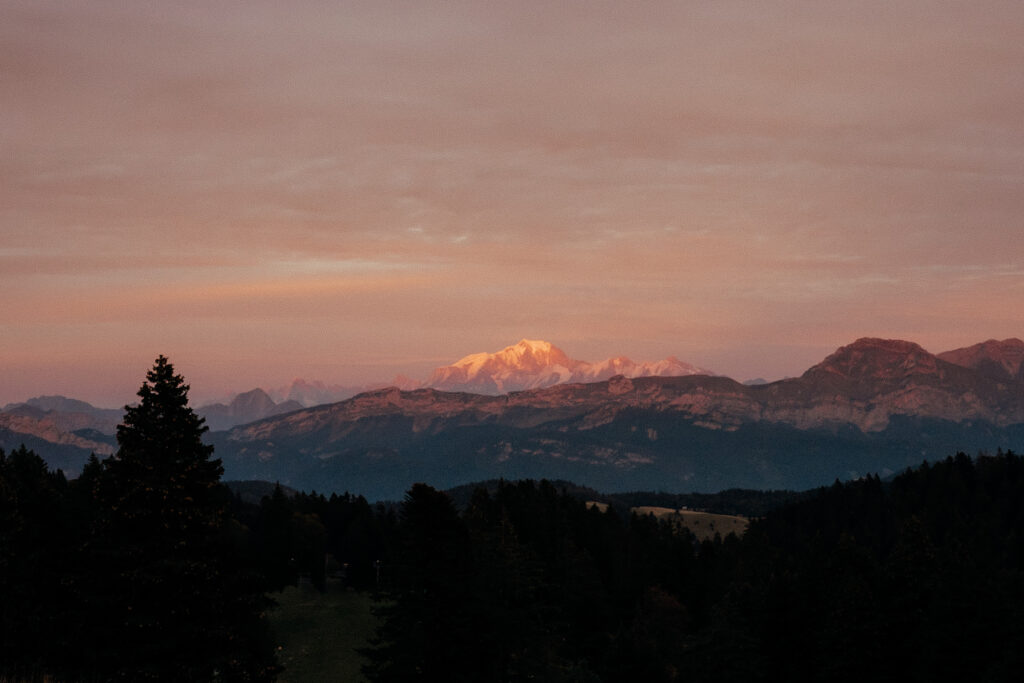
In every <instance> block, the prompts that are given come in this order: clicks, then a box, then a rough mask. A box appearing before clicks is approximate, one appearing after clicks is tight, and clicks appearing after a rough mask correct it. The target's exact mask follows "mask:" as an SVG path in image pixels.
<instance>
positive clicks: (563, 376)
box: [424, 339, 711, 394]
mask: <svg viewBox="0 0 1024 683" xmlns="http://www.w3.org/2000/svg"><path fill="white" fill-rule="evenodd" d="M695 374H711V373H709V372H708V371H706V370H702V369H700V368H697V367H695V366H692V365H689V364H688V363H683V362H681V361H679V360H678V359H676V358H674V357H672V358H668V359H666V360H663V361H656V362H651V363H635V362H634V361H632V360H630V359H629V358H626V357H625V356H618V357H616V358H609V359H608V360H604V361H601V362H598V363H588V362H586V361H581V360H574V359H572V358H569V356H567V355H566V354H565V352H564V351H562V350H561V349H560V348H558V347H557V346H555V345H554V344H552V343H551V342H547V341H540V340H534V339H523V340H521V341H520V342H519V343H517V344H515V345H513V346H508V347H506V348H504V349H502V350H501V351H497V352H495V353H474V354H471V355H468V356H466V357H464V358H462V359H460V360H458V361H456V362H455V363H453V364H452V365H448V366H445V367H441V368H438V369H437V370H435V371H434V374H433V375H432V376H431V377H430V379H428V380H427V381H426V382H425V383H424V386H427V387H431V388H434V389H439V390H442V391H466V392H471V393H480V394H503V393H507V392H510V391H523V390H526V389H539V388H542V387H548V386H552V385H554V384H563V383H570V382H572V383H577V382H578V383H582V382H600V381H603V380H606V379H608V378H610V377H614V376H615V375H624V376H626V377H647V376H655V375H656V376H662V377H668V376H678V375H695Z"/></svg>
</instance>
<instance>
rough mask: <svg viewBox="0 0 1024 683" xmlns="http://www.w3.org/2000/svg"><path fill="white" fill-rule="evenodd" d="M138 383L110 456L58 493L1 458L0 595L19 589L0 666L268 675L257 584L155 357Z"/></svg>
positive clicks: (55, 486) (158, 674)
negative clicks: (1, 548) (0, 535)
mask: <svg viewBox="0 0 1024 683" xmlns="http://www.w3.org/2000/svg"><path fill="white" fill-rule="evenodd" d="M146 380H147V381H146V382H145V383H144V384H143V385H142V388H141V389H140V390H139V393H138V395H139V398H140V402H139V404H138V405H137V406H129V407H127V408H126V411H125V417H124V422H123V424H122V425H121V426H119V427H118V433H117V439H118V445H119V448H118V452H117V454H116V455H115V456H113V457H111V458H108V459H107V460H105V461H103V462H102V463H101V462H99V461H97V460H96V459H95V458H93V459H91V460H90V462H89V464H88V465H87V466H86V468H85V470H84V471H83V474H82V476H81V477H80V478H79V479H78V480H76V481H75V482H74V485H73V486H71V487H70V490H67V489H69V486H68V484H67V483H66V482H64V481H63V476H62V475H60V474H59V472H58V474H57V475H49V474H47V470H46V467H45V465H44V464H43V463H42V461H41V460H40V459H39V458H38V457H36V456H34V454H26V453H24V452H16V453H15V454H12V456H11V458H8V459H6V460H5V461H0V462H2V464H3V468H2V472H0V474H2V476H0V492H2V493H3V501H2V502H0V517H2V518H3V519H0V521H2V523H3V527H2V528H3V531H0V533H3V534H4V536H5V537H6V536H11V543H10V544H8V543H7V542H6V541H7V539H6V538H4V539H3V540H4V541H5V543H4V547H5V548H9V549H10V550H6V551H4V558H3V560H0V562H2V564H0V575H2V580H3V581H4V585H3V588H4V596H5V602H6V596H8V595H16V594H18V593H19V592H21V591H22V588H23V587H29V590H28V592H27V593H25V594H24V596H23V600H22V601H21V604H11V603H10V602H7V604H5V609H4V622H3V623H4V633H3V635H4V636H5V638H4V648H5V651H4V655H5V657H4V661H3V663H2V665H0V669H7V672H8V673H11V674H17V673H19V672H28V673H31V674H33V675H35V674H40V673H45V674H51V675H55V676H57V677H59V678H60V679H62V680H77V679H83V680H125V681H212V680H223V681H264V680H272V679H273V678H274V675H275V670H276V669H275V666H274V659H273V650H272V647H271V643H270V640H269V636H268V633H267V628H266V623H265V621H264V619H263V616H262V613H263V610H264V609H265V607H266V606H267V604H268V603H267V601H266V598H265V597H264V591H265V585H264V582H263V580H262V578H261V577H260V575H259V573H258V572H257V571H255V568H253V567H248V566H245V565H244V564H242V562H241V560H242V558H243V557H244V555H243V553H241V552H239V547H238V543H237V542H236V540H235V538H236V537H237V534H235V533H234V532H235V529H233V527H232V526H231V525H230V524H229V523H228V518H227V509H228V503H229V502H230V494H229V492H228V491H227V489H225V488H224V487H223V486H222V485H221V484H220V483H219V480H220V476H221V473H222V472H223V470H222V468H221V464H220V461H219V460H217V459H215V458H213V449H212V448H211V447H210V446H207V445H205V444H203V442H202V434H203V432H204V431H206V427H205V426H204V425H203V421H202V419H201V418H199V417H198V416H197V415H196V414H195V413H194V412H193V411H192V409H191V408H190V407H189V406H188V389H189V387H188V386H187V385H186V384H185V383H184V379H183V378H182V377H181V376H180V375H176V374H175V372H174V368H173V367H172V365H171V364H170V363H169V362H168V361H167V359H166V358H164V357H163V356H161V357H159V358H158V359H157V361H156V363H155V364H154V366H153V369H152V370H150V371H149V372H148V373H147V377H146ZM62 493H63V494H64V495H60V494H62ZM12 502H13V504H12ZM71 510H74V512H75V513H76V514H74V515H72V514H69V512H70V511H71ZM62 520H63V521H62ZM19 551H21V552H23V553H25V554H24V555H20V556H15V557H12V556H11V555H10V554H9V553H16V552H19ZM31 572H43V573H44V576H52V577H53V579H52V581H46V580H43V579H42V578H41V577H39V576H26V575H25V574H26V573H31ZM26 627H28V629H26ZM2 673H4V672H3V671H2V670H0V674H2Z"/></svg>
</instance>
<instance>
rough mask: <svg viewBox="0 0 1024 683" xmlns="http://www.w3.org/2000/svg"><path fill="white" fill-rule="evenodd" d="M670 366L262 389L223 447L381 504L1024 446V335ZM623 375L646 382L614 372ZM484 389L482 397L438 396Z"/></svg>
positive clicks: (865, 467)
mask: <svg viewBox="0 0 1024 683" xmlns="http://www.w3.org/2000/svg"><path fill="white" fill-rule="evenodd" d="M663 363H664V364H665V365H664V366H662V367H670V366H671V367H676V368H677V369H678V368H683V369H684V370H686V371H687V372H688V374H676V375H675V376H661V375H657V374H655V370H654V369H653V367H654V366H653V365H645V364H632V365H629V364H627V363H626V362H619V363H618V364H617V365H616V364H614V363H612V362H611V361H608V362H605V363H598V364H587V363H580V362H578V361H572V360H571V359H567V358H565V357H564V354H563V353H562V352H561V351H559V350H558V349H557V348H556V347H553V346H551V345H550V344H547V343H545V342H534V341H527V340H524V341H523V342H520V343H519V344H517V345H515V346H513V347H509V348H508V349H505V350H503V351H502V352H498V353H497V354H478V355H476V356H469V357H466V358H464V359H462V360H460V361H458V362H457V363H455V364H453V365H452V366H448V367H447V368H441V369H439V370H438V371H436V372H435V373H434V375H433V376H432V377H431V378H430V380H428V382H427V383H426V384H430V383H433V384H435V385H437V386H430V387H422V388H417V389H412V390H403V389H399V388H397V387H391V388H385V389H378V390H375V391H370V392H365V393H362V394H360V395H357V396H355V397H352V398H349V399H347V400H344V401H340V402H335V403H332V404H327V405H321V406H315V407H310V408H298V409H294V408H295V405H294V404H293V405H289V406H286V407H285V408H280V406H279V405H278V404H274V402H273V401H272V400H271V399H270V398H269V396H268V395H267V394H266V393H265V392H260V393H258V394H257V393H253V392H249V394H250V395H249V396H247V397H246V399H245V400H244V401H243V402H240V403H239V405H237V406H236V409H237V410H236V413H237V414H238V415H241V414H242V412H244V411H242V410H241V408H242V406H243V404H244V405H245V406H252V407H253V408H254V410H256V411H257V412H258V410H277V411H278V412H281V411H282V410H285V409H287V410H288V412H283V414H277V415H271V416H268V417H266V418H264V419H260V420H259V421H256V422H253V423H250V424H245V425H238V426H235V427H233V428H232V429H230V430H226V431H219V432H216V433H213V434H211V435H210V437H209V438H210V440H211V442H212V443H213V444H214V445H215V446H216V449H217V454H218V456H219V457H221V458H222V459H223V460H224V465H225V469H226V476H227V477H229V478H232V479H253V478H256V479H265V480H269V481H280V482H281V483H282V484H287V485H289V486H292V487H293V488H297V489H306V490H308V489H311V488H316V489H318V490H321V491H332V490H336V491H343V490H349V491H353V492H359V493H362V494H364V495H366V496H368V497H370V498H371V499H372V498H398V497H400V496H401V495H402V492H403V491H404V490H405V489H406V488H408V486H409V485H410V484H411V483H413V482H415V481H428V482H430V483H432V484H434V485H438V486H452V485H456V484H459V483H464V482H466V481H475V480H483V479H490V478H495V477H506V478H519V477H533V478H537V477H547V478H551V479H568V480H573V481H576V482H579V483H582V484H586V485H589V486H593V487H595V488H599V489H604V490H609V491H623V490H638V489H656V490H657V489H660V490H668V491H680V492H681V491H715V490H721V489H724V488H730V487H736V486H740V487H746V488H760V489H778V488H808V487H812V486H817V485H822V484H826V483H830V482H831V481H833V480H835V479H837V478H839V479H847V478H853V477H857V476H861V475H863V474H866V473H870V472H878V473H882V474H885V473H890V472H895V471H899V470H901V469H903V468H905V467H907V466H910V465H916V464H919V463H920V462H921V461H922V460H924V459H937V458H944V457H946V456H947V455H950V454H952V453H955V452H956V451H958V450H963V451H967V452H977V451H979V450H990V451H995V450H996V449H997V448H1011V449H1015V450H1018V451H1019V450H1021V449H1022V446H1024V370H1022V365H1024V342H1022V341H1020V340H1018V339H1008V340H1004V341H994V340H990V341H987V342H984V343H981V344H977V345H974V346H971V347H967V348H963V349H956V350H954V351H949V352H945V353H940V354H938V355H934V354H931V353H929V352H928V351H926V350H924V349H923V348H921V347H920V346H918V345H917V344H914V343H912V342H907V341H901V340H886V339H873V338H864V339H859V340H857V341H855V342H853V343H852V344H849V345H847V346H843V347H841V348H840V349H838V350H837V351H836V352H835V353H833V354H831V355H829V356H828V357H827V358H825V359H824V360H822V361H821V362H820V363H818V364H816V365H814V366H813V367H811V368H809V369H808V370H807V371H806V372H805V373H803V374H802V375H801V376H800V377H795V378H789V379H785V380H780V381H777V382H770V383H764V384H752V385H745V384H740V383H738V382H736V381H734V380H732V379H730V378H728V377H722V376H715V375H711V374H696V373H697V372H700V371H698V370H697V369H695V368H692V366H686V365H685V364H682V363H679V362H678V361H674V360H673V359H670V360H669V361H664V362H663ZM671 364H675V365H671ZM453 368H454V369H453ZM613 368H618V369H626V370H627V371H628V372H630V373H631V374H633V375H634V376H632V377H628V376H626V375H625V373H621V374H616V375H614V376H611V377H609V378H607V379H605V378H603V375H602V373H606V372H609V371H611V370H612V369H613ZM677 372H678V370H677ZM586 378H601V379H600V380H599V381H592V382H586V383H583V382H581V380H583V379H586ZM524 383H525V386H526V388H524V389H521V390H519V389H517V390H515V391H510V392H509V393H503V394H496V393H494V391H495V389H497V388H502V389H509V388H512V387H520V386H524ZM467 385H469V386H473V387H474V388H478V389H479V391H478V392H476V393H470V392H466V391H442V390H441V389H439V388H437V387H456V386H467ZM485 390H490V392H491V393H483V392H484V391H485ZM236 400H237V399H236ZM232 403H233V404H234V402H232ZM11 408H12V407H11V406H8V407H7V408H5V410H4V412H3V413H0V447H4V448H10V447H13V446H14V445H17V444H12V443H11V438H12V437H11V435H10V433H9V432H13V431H17V430H14V429H12V428H11V427H9V426H8V425H12V424H14V423H13V422H11V419H12V418H5V417H4V416H5V415H8V414H9V413H10V412H13V413H15V414H18V413H19V411H20V412H21V413H24V412H25V411H24V409H21V408H17V407H15V409H12V410H11V411H9V409H11ZM293 409H294V410H293ZM38 410H43V409H42V408H38ZM44 412H45V411H44ZM43 418H45V415H42V416H37V418H36V419H43ZM4 419H7V420H8V422H3V420H4ZM208 419H209V417H208ZM51 423H53V420H51ZM4 430H9V431H8V432H5V431H4ZM89 433H90V434H91V432H89ZM73 434H74V435H75V436H76V437H79V438H85V436H84V435H83V434H82V433H80V432H73ZM15 436H16V435H15ZM54 443H58V442H54ZM61 445H62V446H63V447H64V450H63V451H61V453H60V454H49V453H47V452H45V451H43V450H41V449H40V448H39V447H38V445H35V446H31V447H34V448H36V449H37V452H40V454H42V455H44V457H49V459H51V464H54V465H55V466H63V467H65V469H71V470H72V471H74V469H75V468H74V467H69V465H73V462H72V461H73V460H74V458H73V457H72V456H71V455H69V453H71V454H73V451H74V452H77V458H78V462H79V463H80V462H81V459H82V458H84V455H82V453H87V451H86V450H85V448H86V447H85V446H84V445H83V444H79V443H75V444H71V443H62V444H61ZM69 449H71V450H69ZM54 458H56V459H57V460H60V461H63V462H65V463H66V464H61V462H57V463H53V462H52V461H53V459H54Z"/></svg>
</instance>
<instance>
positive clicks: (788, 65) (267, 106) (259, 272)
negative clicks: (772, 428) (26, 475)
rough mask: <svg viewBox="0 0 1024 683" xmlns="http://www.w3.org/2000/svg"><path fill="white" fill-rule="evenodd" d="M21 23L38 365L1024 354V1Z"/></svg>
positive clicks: (16, 289) (8, 241) (30, 280)
mask: <svg viewBox="0 0 1024 683" xmlns="http://www.w3.org/2000/svg"><path fill="white" fill-rule="evenodd" d="M3 13H4V18H5V20H4V21H3V22H0V44H2V45H3V46H4V47H3V61H4V78H3V79H2V80H0V99H2V100H3V102H4V103H5V104H4V107H3V108H2V111H0V144H2V146H3V149H4V154H2V155H0V287H3V289H4V291H5V292H6V293H9V294H8V297H7V301H6V302H5V303H4V304H2V309H0V313H2V314H3V316H4V318H5V319H6V320H7V321H8V322H7V325H8V327H7V332H8V334H11V330H12V329H13V328H14V327H16V329H14V332H16V333H17V334H16V338H17V339H18V340H19V341H18V343H24V344H40V343H43V342H44V341H45V340H46V339H52V340H60V341H52V342H45V346H46V348H48V349H50V350H52V351H53V352H54V353H57V352H60V350H61V349H64V348H66V347H65V346H64V344H67V343H68V342H67V339H68V337H75V338H76V343H77V344H78V346H79V347H80V348H84V347H85V346H88V347H89V348H90V349H92V351H90V353H91V354H92V355H91V357H95V358H102V357H103V351H102V349H103V348H109V347H112V346H116V345H118V344H121V343H128V342H122V341H118V340H114V339H112V337H111V335H112V334H117V335H121V339H122V340H123V339H131V340H135V341H139V340H141V339H150V338H154V339H155V338H159V337H160V336H161V335H162V336H164V337H175V336H176V335H177V332H176V330H177V329H178V328H181V327H183V326H184V327H188V328H190V329H192V330H193V331H195V332H196V334H197V336H198V337H202V338H204V339H205V340H206V341H207V342H208V343H210V344H222V345H227V344H230V343H236V342H238V341H239V340H244V338H245V337H246V336H247V335H248V336H249V337H250V338H251V337H252V336H253V334H256V336H257V338H263V337H265V338H273V339H274V340H275V341H274V348H275V349H276V350H279V349H283V348H288V347H289V346H290V347H291V348H293V349H296V354H297V356H301V357H308V358H313V357H315V356H316V355H317V354H318V353H327V349H328V346H329V345H328V344H327V343H326V342H324V341H321V340H320V339H316V340H315V341H310V336H311V335H314V336H315V335H316V334H317V333H316V332H315V331H314V330H313V327H314V325H313V323H312V322H310V323H309V324H301V319H302V318H303V317H308V318H309V319H310V320H313V319H316V320H318V321H319V325H320V328H321V329H322V330H323V332H322V334H323V335H335V337H336V339H337V340H338V341H337V344H336V345H335V346H339V345H341V344H351V345H353V347H354V348H356V349H357V350H356V351H353V352H352V353H351V354H349V355H350V356H352V358H353V359H354V360H353V361H352V362H353V363H358V362H360V361H359V360H358V358H357V356H358V355H359V354H360V353H363V354H365V353H367V351H365V349H368V348H374V347H377V348H380V347H381V346H385V347H387V348H388V349H389V354H390V356H389V357H392V358H413V357H416V358H423V357H438V356H443V355H446V354H449V353H451V354H453V355H454V356H456V357H457V356H459V355H462V354H463V353H464V352H466V353H468V352H472V351H480V350H485V349H492V348H499V347H500V346H503V345H505V344H507V343H510V342H511V341H515V339H517V338H520V337H522V336H524V335H526V334H529V335H531V336H548V337H550V338H552V340H553V341H555V342H559V341H562V340H563V339H571V340H573V341H574V343H577V344H579V345H580V346H579V351H578V352H577V353H578V355H580V356H581V357H592V358H600V357H603V356H605V355H609V354H611V353H627V354H629V355H633V356H636V357H638V358H642V357H660V356H664V355H668V354H670V353H674V354H676V355H680V356H685V355H686V352H687V350H692V351H694V352H702V351H706V350H708V349H714V348H730V347H732V346H736V345H738V346H737V348H739V347H740V346H742V347H743V348H747V349H749V348H750V347H751V345H752V344H757V343H758V342H759V341H760V343H762V344H766V345H776V347H777V348H780V349H781V348H784V347H785V345H786V344H789V343H792V339H793V338H794V337H796V336H798V335H803V336H804V338H808V339H810V341H808V344H809V345H810V346H811V347H813V349H815V350H818V349H820V348H822V347H825V348H827V347H829V346H832V347H834V346H838V345H839V344H842V343H845V342H847V341H848V338H847V337H848V336H850V335H853V336H861V334H868V333H871V334H881V335H888V334H893V335H895V334H905V335H906V336H909V337H912V338H915V340H917V341H922V342H926V343H927V342H928V340H927V339H922V338H920V337H919V335H929V338H930V339H934V340H937V342H938V341H942V342H948V341H954V338H956V339H958V340H960V342H957V343H961V342H962V343H970V342H972V341H976V340H974V339H973V336H972V335H973V334H974V333H975V331H976V330H977V329H980V328H981V327H982V326H983V327H984V329H985V330H986V331H985V332H984V333H983V334H982V336H986V337H989V336H1011V335H1014V334H1015V335H1017V336H1019V335H1020V331H1019V326H1020V324H1021V323H1022V322H1024V321H1021V319H1020V316H1019V315H1017V314H1015V313H1013V311H1014V310H1016V308H1019V306H1015V303H1014V302H1015V297H1016V298H1019V293H1020V274H1019V272H1018V271H1017V270H1016V269H1015V268H1014V267H1013V266H1012V264H1015V263H1018V262H1021V261H1022V260H1024V247H1022V246H1021V242H1020V240H1019V234H1018V233H1019V217H1020V216H1021V215H1022V214H1024V192H1022V191H1021V188H1022V183H1024V170H1022V169H1024V129H1022V128H1021V126H1020V123H1019V122H1020V121H1021V120H1024V89H1022V88H1021V87H1020V85H1021V81H1020V64H1021V63H1024V45H1022V43H1021V41H1020V40H1019V36H1020V35H1021V34H1022V33H1024V6H1022V5H1021V4H1020V3H1018V2H982V3H980V4H978V3H974V4H972V5H970V6H961V5H957V4H944V5H941V6H936V5H934V3H925V2H905V3H896V4H894V3H883V2H858V3H848V4H843V5H838V6H837V5H833V4H827V3H826V4H822V3H811V2H795V1H792V2H790V1H785V2H770V3H762V4H760V5H758V6H757V7H756V8H753V7H751V6H750V5H749V4H748V3H741V2H728V1H726V2H715V3H676V2H656V1H655V2H649V3H646V2H645V3H640V4H639V5H636V6H634V5H624V4H622V3H611V2H586V3H575V2H570V3H558V4H557V5H552V4H551V3H541V2H534V1H533V0H530V1H528V2H522V3H511V4H509V3H491V2H483V3H480V2H474V3H468V2H467V3H430V2H427V3H404V2H388V1H382V2H372V3H367V2H320V1H314V0H300V1H299V2H296V3H291V4H289V6H288V7H284V6H281V5H280V4H278V3H271V2H264V1H257V2H252V3H247V4H246V5H245V7H244V8H243V7H241V6H237V5H232V4H218V5H216V6H211V5H210V4H209V3H198V2H183V3H173V4H169V3H165V2H157V1H155V0H154V1H151V2H147V1H142V2H135V3H131V4H129V5H125V4H124V3H119V2H107V1H104V0H96V1H95V2H90V3H66V2H50V1H48V0H41V1H39V2H32V3H7V5H6V6H5V8H4V10H3ZM970 299H974V300H975V305H974V306H973V307H972V306H969V305H967V303H966V302H967V301H968V300H970ZM1018 303H1019V302H1018ZM999 311H1002V318H1001V319H1000V317H999V316H1000V314H999ZM215 319H216V320H219V321H221V322H219V323H217V324H216V325H215V324H214V323H213V322H212V321H214V320H215ZM943 319H945V320H946V321H947V322H946V329H945V330H943V328H942V325H941V324H940V323H939V322H938V321H941V320H943ZM61 320H67V321H69V322H68V325H69V327H67V328H65V331H64V332H59V331H58V330H59V329H61V328H60V321H61ZM90 320H93V321H100V322H97V324H96V325H94V326H91V325H90V324H89V323H88V321H90ZM973 321H976V324H975V322H973ZM133 325H134V327H133ZM230 325H234V326H236V327H237V329H239V330H245V331H246V332H245V333H241V332H239V333H235V332H232V330H231V328H230V327H229V326H230ZM135 328H139V329H135ZM143 328H149V331H146V329H143ZM353 329H357V330H358V331H359V336H358V337H357V336H356V334H355V333H354V332H352V331H351V330H353ZM68 330H74V333H73V334H72V333H71V332H68ZM211 330H217V331H216V332H212V331H211ZM400 330H406V331H404V332H403V331H400ZM408 330H415V333H410V332H408ZM796 330H798V331H799V332H795V331H796ZM395 336H397V337H400V338H401V339H402V340H404V341H403V342H402V343H399V342H398V341H395V340H394V339H393V337H395ZM8 338H12V339H13V338H15V337H8ZM360 341H362V343H361V344H360V343H359V342H360ZM140 343H141V342H140ZM953 345H955V344H953ZM413 346H417V347H418V348H412V347H413ZM359 347H362V349H363V350H359ZM455 347H458V349H457V350H455V351H451V349H454V348H455ZM606 347H607V348H606ZM223 348H224V349H226V346H225V347H223ZM304 348H305V349H309V352H308V353H303V352H300V349H304ZM17 353H19V352H16V351H14V350H11V351H9V352H8V351H6V350H5V351H2V352H0V354H2V357H0V361H3V362H4V363H5V364H6V363H7V362H8V360H7V359H13V358H15V357H20V356H17ZM210 353H211V354H212V353H213V351H211V352H210ZM220 353H222V354H223V357H226V356H228V355H229V353H228V351H226V350H223V349H222V350H221V351H220ZM782 355H784V354H782V353H781V352H779V353H778V354H775V355H773V356H772V358H773V359H774V360H772V362H773V363H777V362H778V358H779V357H781V356H782ZM740 357H741V351H740V350H737V351H736V352H735V353H733V354H732V355H731V356H728V359H729V360H728V362H730V363H739V361H738V360H737V359H738V358H740ZM717 358H721V359H725V358H726V357H725V356H719V357H717ZM288 360H289V359H287V358H283V357H282V356H281V354H280V353H278V354H277V356H275V357H274V358H272V359H270V360H268V361H267V363H268V364H283V363H286V362H288ZM687 360H691V361H692V362H697V363H698V364H704V365H709V366H714V365H715V363H714V362H712V361H713V360H715V358H711V359H710V360H707V361H705V360H704V359H702V358H687ZM11 362H14V361H13V360H12V361H11ZM311 362H312V361H311ZM314 364H315V363H314ZM229 365H230V363H229ZM317 367H323V366H322V365H320V366H317ZM332 367H333V366H332ZM722 370H723V371H728V370H729V368H722ZM281 371H282V372H284V371H283V370H281ZM335 371H336V372H339V373H341V372H344V370H342V369H335ZM787 371H790V369H789V368H787ZM296 372H297V371H296ZM293 374H294V373H293ZM756 374H766V375H767V374H772V373H771V372H770V370H765V371H764V372H758V373H756ZM327 379H333V378H327ZM338 379H341V378H338ZM0 398H2V397H0Z"/></svg>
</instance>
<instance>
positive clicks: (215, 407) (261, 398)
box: [197, 389, 304, 431]
mask: <svg viewBox="0 0 1024 683" xmlns="http://www.w3.org/2000/svg"><path fill="white" fill-rule="evenodd" d="M303 407H304V406H303V405H302V404H301V403H299V402H298V401H282V402H281V403H274V401H273V399H271V398H270V396H269V395H268V394H267V392H265V391H263V390H262V389H253V390H252V391H247V392H245V393H244V394H238V395H237V396H235V398H234V399H232V401H231V403H229V404H227V405H225V404H223V403H213V404H210V405H205V406H203V407H202V408H200V409H199V410H198V411H197V412H198V413H199V415H201V416H202V417H204V418H206V424H207V426H208V427H209V428H210V429H212V430H215V431H216V430H222V429H230V428H232V427H234V426H235V425H240V424H246V423H247V422H255V421H256V420H262V419H263V418H265V417H272V416H274V415H280V414H282V413H288V412H291V411H293V410H301V409H302V408H303Z"/></svg>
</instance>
